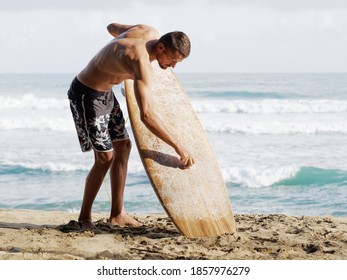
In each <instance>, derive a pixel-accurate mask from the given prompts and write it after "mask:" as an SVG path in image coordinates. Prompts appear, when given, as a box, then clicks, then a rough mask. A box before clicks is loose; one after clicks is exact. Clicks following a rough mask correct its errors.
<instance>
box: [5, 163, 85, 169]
mask: <svg viewBox="0 0 347 280" xmlns="http://www.w3.org/2000/svg"><path fill="white" fill-rule="evenodd" d="M1 165H3V166H9V167H12V168H14V169H15V168H22V169H26V170H33V171H34V170H37V171H45V172H73V171H86V170H88V166H85V165H80V164H71V163H63V162H60V163H59V162H52V161H46V162H41V163H30V162H13V161H5V162H2V163H1Z"/></svg>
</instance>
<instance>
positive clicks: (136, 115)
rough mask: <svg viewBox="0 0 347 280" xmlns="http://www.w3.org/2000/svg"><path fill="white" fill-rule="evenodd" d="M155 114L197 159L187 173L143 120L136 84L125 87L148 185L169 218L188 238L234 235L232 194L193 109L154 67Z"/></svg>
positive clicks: (172, 80)
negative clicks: (230, 196) (135, 92)
mask: <svg viewBox="0 0 347 280" xmlns="http://www.w3.org/2000/svg"><path fill="white" fill-rule="evenodd" d="M152 67H153V71H154V80H153V85H152V94H153V99H154V109H155V111H156V113H157V115H158V116H160V118H161V120H162V121H163V123H164V125H165V126H166V127H167V129H168V130H169V131H170V132H171V133H172V134H173V135H174V137H176V138H177V139H179V141H180V142H181V143H182V144H183V145H184V146H185V147H186V148H187V149H188V150H189V151H190V153H191V154H192V155H193V157H194V160H195V164H194V165H193V167H192V168H190V169H185V170H183V169H182V164H181V162H180V160H179V157H178V155H177V154H176V152H175V150H174V149H173V148H172V147H171V146H169V145H167V144H166V143H165V142H163V141H162V140H161V139H160V138H158V137H156V136H155V135H154V134H152V133H151V132H150V131H149V130H148V129H147V128H146V126H145V125H144V124H143V123H142V121H141V119H140V111H139V108H138V104H137V101H136V98H135V94H134V87H133V81H132V80H126V81H125V92H126V101H127V107H128V113H129V118H130V122H131V126H132V130H133V133H134V138H135V142H136V145H137V148H138V151H139V154H140V157H141V160H142V163H143V165H144V168H145V170H146V172H147V175H148V177H149V180H150V182H151V184H152V186H153V189H154V191H155V193H156V194H157V196H158V198H159V200H160V202H161V204H162V206H163V207H164V209H165V211H166V213H167V214H168V216H169V217H170V218H171V219H172V221H173V222H174V224H175V225H176V227H177V228H178V229H179V230H180V231H181V233H182V234H184V235H186V236H188V237H207V236H217V235H221V234H224V233H234V232H235V221H234V216H233V213H232V209H231V204H230V200H229V195H228V191H227V189H226V186H225V183H224V180H223V178H222V175H221V172H220V169H219V167H218V164H217V161H216V158H215V156H214V154H213V152H212V150H211V147H210V145H209V143H208V141H207V138H206V135H205V133H204V130H203V128H202V126H201V123H200V121H199V119H198V117H197V115H196V113H195V112H194V110H193V107H192V105H191V103H190V101H189V99H188V96H187V94H186V93H185V92H184V90H183V88H182V86H181V84H180V83H179V81H178V80H177V78H176V76H175V74H174V73H173V71H172V70H171V69H167V70H162V69H161V68H160V67H159V65H158V63H157V62H156V61H155V62H153V63H152Z"/></svg>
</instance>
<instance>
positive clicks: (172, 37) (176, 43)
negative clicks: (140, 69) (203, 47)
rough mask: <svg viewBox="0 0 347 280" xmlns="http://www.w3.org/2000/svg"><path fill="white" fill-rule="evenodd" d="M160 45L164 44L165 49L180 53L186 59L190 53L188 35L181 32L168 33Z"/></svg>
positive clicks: (160, 40) (161, 39) (162, 37)
mask: <svg viewBox="0 0 347 280" xmlns="http://www.w3.org/2000/svg"><path fill="white" fill-rule="evenodd" d="M158 43H162V44H163V45H164V46H165V48H168V49H170V50H172V51H178V52H179V53H180V54H181V55H183V57H184V58H186V57H188V55H189V53H190V40H189V38H188V36H187V35H186V34H184V33H183V32H181V31H174V32H169V33H166V34H165V35H163V36H161V37H160V39H159V41H158Z"/></svg>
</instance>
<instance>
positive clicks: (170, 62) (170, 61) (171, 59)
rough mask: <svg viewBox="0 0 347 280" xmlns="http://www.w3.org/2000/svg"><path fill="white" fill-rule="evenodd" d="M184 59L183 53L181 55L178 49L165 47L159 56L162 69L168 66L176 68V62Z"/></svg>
mask: <svg viewBox="0 0 347 280" xmlns="http://www.w3.org/2000/svg"><path fill="white" fill-rule="evenodd" d="M183 59H184V57H183V55H181V54H180V53H179V52H178V51H175V52H174V51H171V50H169V49H165V50H164V51H163V52H161V53H160V54H159V55H158V57H157V60H158V63H159V66H160V67H161V68H162V69H166V68H168V67H172V68H175V66H176V64H177V63H178V62H181V61H182V60H183Z"/></svg>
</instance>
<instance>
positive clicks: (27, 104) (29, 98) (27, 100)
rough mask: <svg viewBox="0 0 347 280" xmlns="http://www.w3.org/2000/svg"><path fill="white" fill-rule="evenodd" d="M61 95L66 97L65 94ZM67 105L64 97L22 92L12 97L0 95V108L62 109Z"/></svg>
mask: <svg viewBox="0 0 347 280" xmlns="http://www.w3.org/2000/svg"><path fill="white" fill-rule="evenodd" d="M63 97H66V96H65V95H64V96H63ZM68 106H69V101H68V99H67V97H66V98H59V99H58V98H43V97H37V96H35V95H34V94H32V93H27V94H24V95H23V96H21V97H18V98H14V97H9V96H0V110H5V109H33V110H50V109H64V108H67V107H68Z"/></svg>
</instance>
